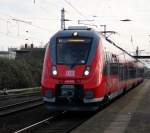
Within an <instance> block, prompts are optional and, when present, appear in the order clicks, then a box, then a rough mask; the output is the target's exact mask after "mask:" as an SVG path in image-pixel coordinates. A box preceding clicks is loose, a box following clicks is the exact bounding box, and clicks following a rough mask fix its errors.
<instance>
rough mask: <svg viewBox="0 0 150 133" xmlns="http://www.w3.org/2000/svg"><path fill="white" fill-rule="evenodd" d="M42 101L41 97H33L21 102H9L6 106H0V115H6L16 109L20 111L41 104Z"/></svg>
mask: <svg viewBox="0 0 150 133" xmlns="http://www.w3.org/2000/svg"><path fill="white" fill-rule="evenodd" d="M42 104H43V101H42V98H35V99H32V100H26V101H23V102H18V103H15V104H10V105H7V106H2V107H0V116H6V115H9V114H12V113H15V112H18V111H22V110H25V109H29V108H33V107H35V106H39V105H42Z"/></svg>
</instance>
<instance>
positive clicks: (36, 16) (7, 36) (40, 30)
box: [0, 0, 150, 52]
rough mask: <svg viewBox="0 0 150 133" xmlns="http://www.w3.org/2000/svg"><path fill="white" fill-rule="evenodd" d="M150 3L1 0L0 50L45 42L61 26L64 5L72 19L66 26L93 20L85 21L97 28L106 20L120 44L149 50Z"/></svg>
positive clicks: (135, 0)
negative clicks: (80, 21)
mask: <svg viewBox="0 0 150 133" xmlns="http://www.w3.org/2000/svg"><path fill="white" fill-rule="evenodd" d="M149 5H150V1H149V0H88V2H87V0H35V3H34V0H24V1H23V0H0V40H1V41H0V50H7V48H8V47H20V46H21V45H24V44H25V43H29V44H30V43H34V44H35V45H36V46H40V45H44V44H45V43H46V42H48V40H49V39H50V37H51V35H53V34H54V33H55V32H56V31H58V30H59V29H60V10H61V9H62V8H65V10H66V12H65V15H66V19H70V20H72V21H70V22H66V26H69V25H77V22H78V20H87V19H90V20H94V21H92V22H88V21H84V23H85V24H87V23H90V24H95V25H97V26H98V28H97V30H103V28H102V27H100V25H104V24H106V25H107V29H108V30H114V31H116V32H117V33H118V34H116V35H113V36H112V39H114V40H115V41H116V42H117V43H118V44H119V45H120V46H121V47H123V48H125V49H126V50H128V51H130V52H132V51H135V49H136V47H137V46H139V49H141V50H145V51H144V52H149V51H150V36H149V34H150V26H149V24H150V8H149ZM121 19H131V20H132V21H130V22H122V21H120V20H121ZM16 20H19V22H18V21H16ZM21 21H22V22H21ZM93 28H95V27H93ZM131 36H132V39H131ZM131 40H133V43H131Z"/></svg>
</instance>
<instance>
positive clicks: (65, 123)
mask: <svg viewBox="0 0 150 133" xmlns="http://www.w3.org/2000/svg"><path fill="white" fill-rule="evenodd" d="M93 115H94V113H84V114H82V116H80V114H79V113H68V112H62V113H59V114H57V115H54V116H51V117H48V118H46V119H44V120H42V121H39V122H37V123H34V124H32V125H29V126H27V127H24V128H22V129H20V130H17V131H15V132H14V133H26V132H28V133H31V132H32V133H34V132H35V133H41V132H43V133H68V132H70V131H72V130H73V129H74V128H76V127H78V126H79V125H80V124H82V123H83V122H84V121H86V120H87V119H89V118H90V117H92V116H93Z"/></svg>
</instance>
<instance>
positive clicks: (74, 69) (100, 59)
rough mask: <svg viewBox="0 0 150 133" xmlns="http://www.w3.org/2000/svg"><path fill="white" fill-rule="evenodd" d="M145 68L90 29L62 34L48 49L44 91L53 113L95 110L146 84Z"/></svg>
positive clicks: (44, 66)
mask: <svg viewBox="0 0 150 133" xmlns="http://www.w3.org/2000/svg"><path fill="white" fill-rule="evenodd" d="M143 72H144V66H143V64H142V63H141V62H139V61H138V60H136V59H134V58H132V57H131V56H129V55H128V54H126V53H125V52H124V51H122V50H120V49H119V48H117V47H116V46H114V45H113V44H112V43H111V42H110V41H108V40H107V39H106V38H105V37H104V36H102V35H100V34H99V33H97V32H96V31H93V30H91V29H89V28H87V27H70V28H68V29H65V30H62V31H58V32H57V33H56V34H55V35H54V36H53V37H52V38H51V39H50V41H49V44H48V46H47V49H46V53H45V59H44V65H43V74H42V81H41V88H42V89H41V90H42V96H43V100H44V102H45V105H46V107H47V108H48V109H49V110H50V111H62V110H69V111H91V110H96V109H98V108H99V106H100V105H101V102H103V101H106V100H111V99H113V98H115V97H116V96H118V95H120V94H121V93H123V92H125V91H126V90H128V89H130V88H131V87H133V86H135V85H137V84H139V83H141V82H142V81H143Z"/></svg>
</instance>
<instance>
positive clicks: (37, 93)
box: [0, 91, 40, 101]
mask: <svg viewBox="0 0 150 133" xmlns="http://www.w3.org/2000/svg"><path fill="white" fill-rule="evenodd" d="M36 95H40V91H37V92H26V93H21V94H8V95H0V101H4V100H8V99H12V98H20V97H29V96H36Z"/></svg>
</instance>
